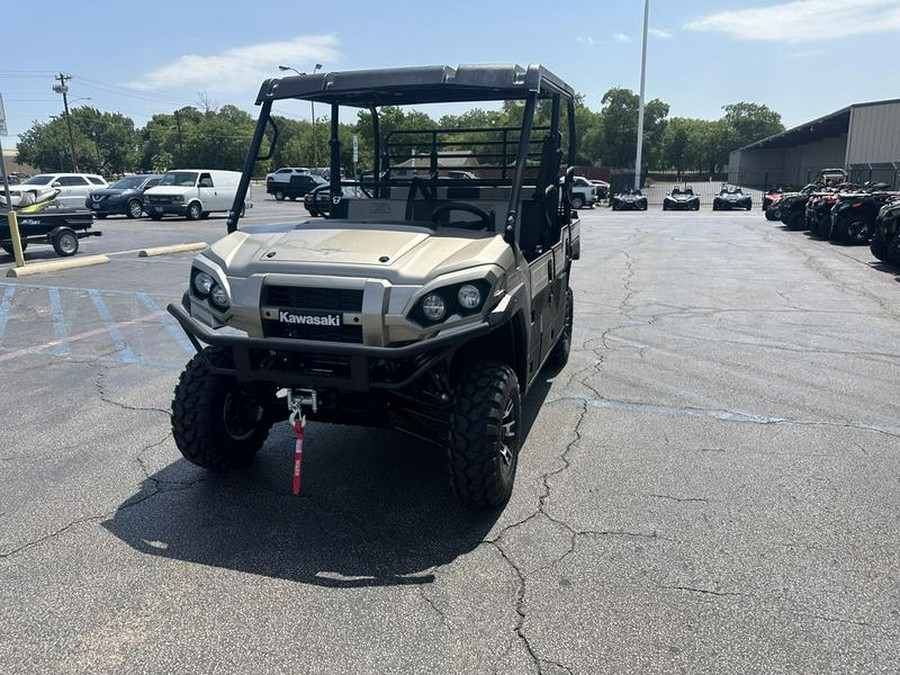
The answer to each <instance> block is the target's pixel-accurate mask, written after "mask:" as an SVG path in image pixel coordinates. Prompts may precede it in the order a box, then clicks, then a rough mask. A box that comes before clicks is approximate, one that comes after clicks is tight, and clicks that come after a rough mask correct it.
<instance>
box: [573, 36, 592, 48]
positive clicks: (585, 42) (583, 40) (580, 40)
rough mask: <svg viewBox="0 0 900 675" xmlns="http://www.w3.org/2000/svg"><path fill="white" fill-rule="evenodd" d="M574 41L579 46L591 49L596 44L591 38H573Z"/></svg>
mask: <svg viewBox="0 0 900 675" xmlns="http://www.w3.org/2000/svg"><path fill="white" fill-rule="evenodd" d="M575 41H576V42H578V43H580V44H583V45H587V46H588V47H593V46H594V45H595V44H597V43H596V42H595V41H594V38H592V37H577V38H575Z"/></svg>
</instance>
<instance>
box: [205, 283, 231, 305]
mask: <svg viewBox="0 0 900 675" xmlns="http://www.w3.org/2000/svg"><path fill="white" fill-rule="evenodd" d="M209 299H210V300H212V303H213V304H214V305H215V306H216V307H218V308H220V309H228V307H229V304H230V303H229V302H228V293H226V292H225V289H224V288H222V287H221V286H219V284H213V286H212V288H211V289H210V291H209Z"/></svg>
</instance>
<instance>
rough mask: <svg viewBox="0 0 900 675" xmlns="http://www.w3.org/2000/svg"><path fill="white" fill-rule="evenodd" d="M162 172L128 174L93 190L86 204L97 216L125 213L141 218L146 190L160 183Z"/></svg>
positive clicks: (101, 217) (103, 216)
mask: <svg viewBox="0 0 900 675" xmlns="http://www.w3.org/2000/svg"><path fill="white" fill-rule="evenodd" d="M161 178H162V175H161V174H158V173H152V174H143V175H137V176H126V177H125V178H122V179H120V180H117V181H116V182H115V183H113V184H112V185H110V186H109V187H106V188H102V189H100V190H92V191H91V193H90V194H89V195H88V196H87V199H85V200H84V205H85V207H86V208H89V209H90V210H91V211H93V212H94V217H95V218H100V219H103V218H106V216H110V215H125V216H127V217H129V218H140V217H141V215H142V214H143V211H144V192H145V191H146V190H148V189H149V188H152V187H153V186H154V185H156V184H157V183H159V181H160V179H161Z"/></svg>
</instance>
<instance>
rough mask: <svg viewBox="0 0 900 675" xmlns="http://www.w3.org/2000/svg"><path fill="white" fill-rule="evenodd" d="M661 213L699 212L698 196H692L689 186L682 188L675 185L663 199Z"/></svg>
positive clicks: (692, 192)
mask: <svg viewBox="0 0 900 675" xmlns="http://www.w3.org/2000/svg"><path fill="white" fill-rule="evenodd" d="M662 207H663V211H699V210H700V196H699V195H695V194H694V189H693V188H692V187H691V186H690V185H685V186H684V187H683V188H680V187H678V186H677V185H676V186H675V187H674V188H672V191H671V192H670V193H669V194H667V195H666V196H665V198H664V199H663V206H662Z"/></svg>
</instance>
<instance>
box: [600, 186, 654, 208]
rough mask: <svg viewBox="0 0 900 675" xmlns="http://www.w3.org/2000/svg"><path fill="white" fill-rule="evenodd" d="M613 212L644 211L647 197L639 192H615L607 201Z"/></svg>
mask: <svg viewBox="0 0 900 675" xmlns="http://www.w3.org/2000/svg"><path fill="white" fill-rule="evenodd" d="M609 205H610V206H611V207H612V210H613V211H646V210H647V197H646V195H644V193H643V192H641V191H640V190H626V191H625V192H617V193H616V194H614V195H613V196H612V199H610V200H609Z"/></svg>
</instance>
